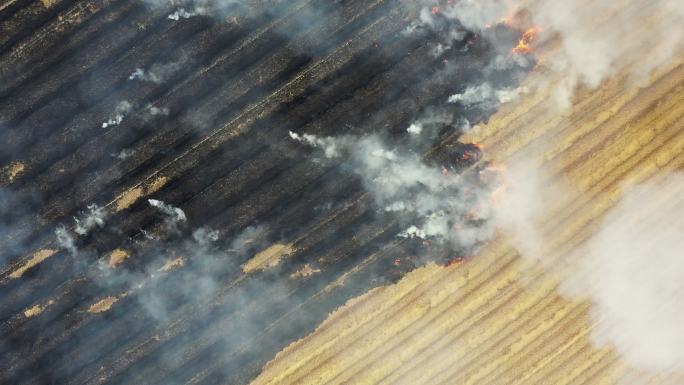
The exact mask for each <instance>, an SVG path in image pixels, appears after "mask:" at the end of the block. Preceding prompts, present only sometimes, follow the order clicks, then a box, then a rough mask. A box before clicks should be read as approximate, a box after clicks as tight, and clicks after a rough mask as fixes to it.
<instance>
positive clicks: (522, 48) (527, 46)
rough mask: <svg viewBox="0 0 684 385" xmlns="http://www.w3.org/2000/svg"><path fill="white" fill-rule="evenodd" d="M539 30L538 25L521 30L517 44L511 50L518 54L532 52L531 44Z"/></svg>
mask: <svg viewBox="0 0 684 385" xmlns="http://www.w3.org/2000/svg"><path fill="white" fill-rule="evenodd" d="M539 32H541V28H538V27H532V28H529V29H527V30H526V31H525V32H523V34H522V36H520V39H519V40H518V45H516V46H515V47H513V49H512V50H511V52H514V53H518V54H528V53H530V52H532V45H531V44H532V42H533V41H534V39H535V38H536V37H537V35H538V34H539Z"/></svg>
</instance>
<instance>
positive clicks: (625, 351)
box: [564, 174, 684, 372]
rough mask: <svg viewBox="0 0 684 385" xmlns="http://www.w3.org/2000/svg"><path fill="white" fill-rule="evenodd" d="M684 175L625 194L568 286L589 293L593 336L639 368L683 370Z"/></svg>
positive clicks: (571, 290) (578, 292) (588, 246)
mask: <svg viewBox="0 0 684 385" xmlns="http://www.w3.org/2000/svg"><path fill="white" fill-rule="evenodd" d="M683 197H684V174H676V175H670V176H668V177H666V178H657V179H653V180H651V181H649V182H647V183H645V184H642V185H638V186H632V187H629V188H627V189H626V191H625V193H624V196H623V197H622V199H621V201H620V202H619V203H618V204H617V206H616V207H614V208H613V209H612V210H611V211H610V213H609V214H608V215H607V216H606V217H605V218H604V220H603V223H602V224H601V226H600V228H599V229H598V231H596V232H595V233H594V234H593V235H592V237H591V238H590V239H589V241H588V242H587V244H586V248H585V249H584V250H583V253H582V254H583V255H582V256H579V257H580V268H579V271H578V272H577V274H576V275H574V276H571V277H569V278H568V279H567V280H566V282H565V286H564V289H565V291H566V292H568V293H569V294H571V295H580V296H588V297H589V298H590V299H591V301H592V302H593V308H592V315H593V317H594V318H595V320H596V321H597V322H598V323H597V326H596V327H595V328H594V329H593V332H592V333H593V334H592V339H593V341H594V342H595V343H596V344H599V345H605V344H610V345H612V346H614V347H615V348H616V349H617V350H618V351H619V352H620V354H621V355H622V356H623V357H624V358H626V359H628V360H629V361H630V362H631V363H632V364H634V365H635V366H637V367H640V368H643V369H646V370H651V371H659V372H667V371H670V370H682V369H684V366H682V365H684V364H683V363H684V307H682V306H681V300H682V295H684V199H683Z"/></svg>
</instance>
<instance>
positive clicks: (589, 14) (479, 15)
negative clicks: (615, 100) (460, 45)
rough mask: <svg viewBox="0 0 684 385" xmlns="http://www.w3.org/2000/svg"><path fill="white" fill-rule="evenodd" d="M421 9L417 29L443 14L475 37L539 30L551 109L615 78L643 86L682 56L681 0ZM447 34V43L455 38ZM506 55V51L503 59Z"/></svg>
mask: <svg viewBox="0 0 684 385" xmlns="http://www.w3.org/2000/svg"><path fill="white" fill-rule="evenodd" d="M422 3H423V4H424V5H425V6H424V9H423V12H422V13H421V18H420V19H419V20H418V21H416V22H415V25H413V26H412V27H411V28H413V29H415V28H418V27H422V28H435V27H436V23H435V16H434V15H433V13H437V11H438V13H440V14H441V15H444V16H446V17H448V18H451V19H454V20H457V21H458V22H459V23H461V24H462V25H463V26H465V27H466V28H468V29H470V30H474V31H485V30H487V29H489V28H491V26H492V25H495V24H496V23H500V22H505V23H508V24H511V25H514V26H517V27H519V28H520V29H523V30H524V29H526V28H529V27H532V26H535V27H537V28H539V29H540V32H539V36H538V37H537V38H536V39H535V40H536V41H535V42H534V43H535V45H546V46H547V47H546V48H545V49H546V51H548V53H549V54H548V55H544V58H543V61H542V62H541V63H540V65H541V66H543V67H545V68H548V69H550V70H551V71H549V72H548V76H547V77H546V78H545V79H542V82H543V83H545V82H553V83H554V94H553V99H552V102H553V107H561V108H566V107H568V106H569V105H570V104H571V102H572V100H573V96H574V94H575V91H576V89H577V88H578V87H580V86H585V87H589V88H596V87H598V86H599V85H600V84H601V82H603V81H604V80H605V79H607V78H609V77H611V76H614V75H617V74H629V75H630V77H631V80H632V81H639V80H640V79H642V78H644V77H646V76H648V74H649V72H650V71H652V70H654V69H656V68H659V67H661V66H662V65H664V64H666V63H667V62H668V61H669V60H670V59H672V58H675V57H677V56H678V55H679V54H680V53H681V52H682V49H684V23H682V20H684V5H683V4H684V3H682V2H681V1H677V0H656V1H648V2H628V3H621V2H615V1H610V0H600V1H593V2H591V4H590V5H588V4H586V3H583V2H578V1H563V0H544V1H536V2H529V1H512V0H503V1H502V0H484V1H475V0H469V1H458V2H454V3H449V4H446V5H444V6H441V7H439V8H438V9H435V8H432V7H433V6H434V3H432V2H429V1H422ZM431 9H433V10H435V11H436V12H430V10H431ZM637 25H638V26H639V27H638V28H635V26H637ZM441 33H442V36H443V37H444V38H445V39H447V38H448V37H449V36H450V34H449V33H445V32H444V31H442V32H441ZM447 40H448V39H447ZM507 50H508V48H507V47H502V52H504V55H503V56H505V51H507ZM559 75H560V76H559ZM540 86H544V84H541V85H540Z"/></svg>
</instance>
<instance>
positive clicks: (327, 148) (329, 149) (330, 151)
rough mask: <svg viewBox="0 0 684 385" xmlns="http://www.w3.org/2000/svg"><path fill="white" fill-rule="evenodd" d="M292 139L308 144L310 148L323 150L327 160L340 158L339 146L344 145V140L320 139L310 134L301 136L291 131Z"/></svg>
mask: <svg viewBox="0 0 684 385" xmlns="http://www.w3.org/2000/svg"><path fill="white" fill-rule="evenodd" d="M289 134H290V138H292V139H294V140H296V141H298V142H302V143H306V144H308V145H310V146H313V147H317V148H321V149H323V152H324V153H325V156H326V157H327V158H336V157H338V156H340V149H339V146H340V145H342V144H343V143H342V142H343V139H339V138H320V137H318V136H315V135H310V134H302V135H299V134H297V133H295V132H292V131H290V132H289Z"/></svg>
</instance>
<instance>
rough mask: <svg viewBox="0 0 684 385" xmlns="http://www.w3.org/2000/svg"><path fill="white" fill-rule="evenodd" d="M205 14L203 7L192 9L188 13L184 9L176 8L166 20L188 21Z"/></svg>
mask: <svg viewBox="0 0 684 385" xmlns="http://www.w3.org/2000/svg"><path fill="white" fill-rule="evenodd" d="M206 14H207V9H205V8H204V7H201V6H198V7H195V8H193V9H192V10H190V11H187V10H185V8H178V9H177V10H176V11H174V12H173V13H171V14H170V15H169V16H168V18H169V19H171V20H176V21H178V20H180V19H189V18H191V17H193V16H199V15H206Z"/></svg>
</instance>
